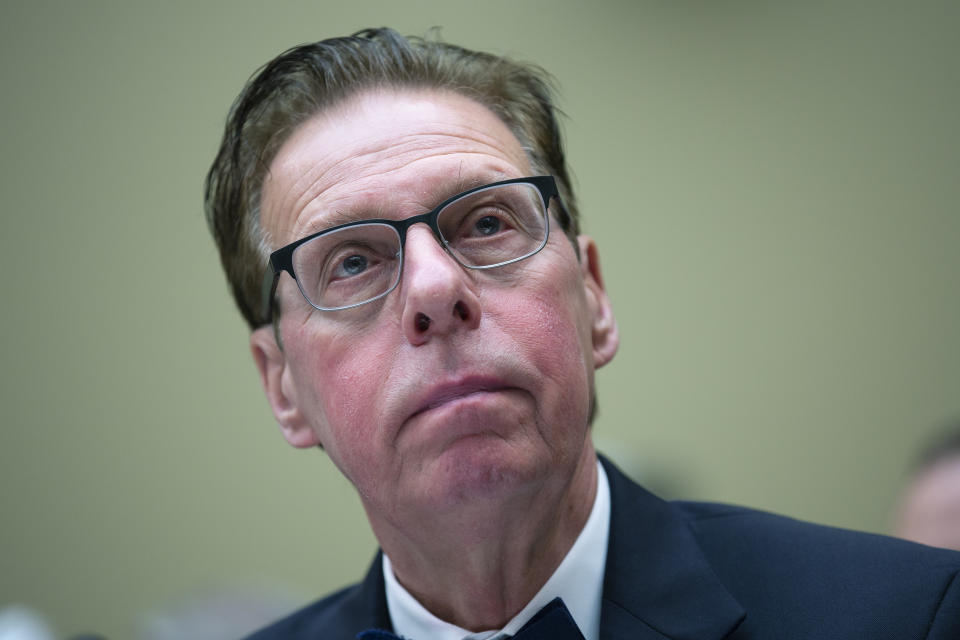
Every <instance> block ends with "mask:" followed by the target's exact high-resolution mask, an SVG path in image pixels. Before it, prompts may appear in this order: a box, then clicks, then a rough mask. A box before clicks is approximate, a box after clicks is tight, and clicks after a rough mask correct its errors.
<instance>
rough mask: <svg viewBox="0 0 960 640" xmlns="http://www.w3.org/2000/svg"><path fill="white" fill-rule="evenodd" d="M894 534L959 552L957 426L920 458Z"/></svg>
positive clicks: (959, 449)
mask: <svg viewBox="0 0 960 640" xmlns="http://www.w3.org/2000/svg"><path fill="white" fill-rule="evenodd" d="M894 533H895V535H898V536H900V537H901V538H905V539H907V540H913V541H915V542H920V543H923V544H928V545H931V546H934V547H943V548H944V549H957V550H960V424H955V425H952V426H951V427H950V428H949V429H948V430H946V431H944V433H943V434H942V435H941V436H940V438H939V439H938V440H936V441H935V442H933V443H931V444H930V445H929V446H928V447H927V449H926V450H925V451H924V452H923V453H922V454H921V455H920V457H919V459H918V460H917V464H916V468H915V469H914V470H913V473H912V474H911V477H910V481H909V483H908V484H907V486H906V488H905V489H904V491H903V496H902V497H901V500H900V505H899V509H898V511H897V517H896V523H895V525H894Z"/></svg>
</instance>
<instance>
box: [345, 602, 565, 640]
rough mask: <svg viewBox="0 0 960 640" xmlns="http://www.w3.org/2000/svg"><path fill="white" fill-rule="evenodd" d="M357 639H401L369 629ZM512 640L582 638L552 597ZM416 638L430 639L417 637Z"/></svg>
mask: <svg viewBox="0 0 960 640" xmlns="http://www.w3.org/2000/svg"><path fill="white" fill-rule="evenodd" d="M357 638H358V640H402V639H401V638H400V636H398V635H396V634H393V633H391V632H389V631H382V630H380V629H369V630H367V631H361V632H360V633H359V634H357ZM512 638H513V640H584V637H583V634H582V633H580V628H579V627H577V623H576V622H574V621H573V616H571V615H570V612H569V611H568V610H567V607H566V605H565V604H563V600H561V599H560V598H554V599H553V600H551V601H550V602H549V603H547V606H545V607H544V608H543V609H540V611H538V612H537V615H535V616H533V617H532V618H530V620H529V622H527V624H525V625H523V627H521V628H520V631H517V634H516V635H514V636H512ZM417 640H430V639H429V638H417Z"/></svg>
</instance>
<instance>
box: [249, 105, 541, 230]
mask: <svg viewBox="0 0 960 640" xmlns="http://www.w3.org/2000/svg"><path fill="white" fill-rule="evenodd" d="M529 174H530V166H529V161H528V159H527V155H526V153H525V152H524V150H523V148H522V147H521V145H520V143H519V141H518V140H517V139H516V137H515V136H514V135H513V133H512V132H511V131H510V129H509V128H508V127H507V126H506V124H504V123H503V121H502V120H500V119H499V118H498V117H497V116H496V115H495V114H494V113H493V112H492V111H490V110H489V109H488V108H487V107H485V106H483V105H481V104H480V103H478V102H476V101H474V100H471V99H470V98H467V97H465V96H463V95H460V94H457V93H453V92H448V91H440V90H375V91H367V92H364V93H361V94H359V95H358V96H355V97H353V98H351V99H349V100H347V101H345V102H344V103H342V104H340V105H337V106H335V107H334V108H332V109H329V110H326V111H324V112H322V113H320V114H318V115H316V116H314V117H313V118H311V119H309V120H308V121H307V122H305V123H304V124H302V125H301V126H300V127H299V128H297V130H296V131H294V133H293V134H292V135H291V136H290V137H289V139H288V140H287V141H286V142H285V143H284V144H283V145H282V146H281V148H280V150H279V152H278V153H277V155H276V157H275V158H274V160H273V162H272V163H271V165H270V170H269V172H268V175H267V178H266V180H265V181H264V188H263V196H262V203H261V222H262V224H263V226H264V228H265V229H266V230H267V231H268V233H269V236H270V238H271V244H272V245H273V247H274V248H276V247H279V246H282V245H283V244H286V243H287V242H291V241H292V240H295V239H296V238H298V237H301V236H303V235H306V234H307V233H311V232H313V231H317V230H319V229H322V228H325V227H328V226H332V225H334V224H340V223H342V222H345V221H348V220H355V219H360V218H370V217H384V218H399V217H404V216H408V215H413V214H415V213H419V212H421V211H422V210H426V209H429V208H431V207H432V206H434V205H435V204H437V203H438V202H440V201H441V200H443V199H444V198H445V197H448V196H450V195H452V194H454V193H456V192H458V191H461V190H464V189H467V188H470V187H472V186H477V185H480V184H485V183H487V182H494V181H496V180H502V179H507V178H516V177H522V176H525V175H529Z"/></svg>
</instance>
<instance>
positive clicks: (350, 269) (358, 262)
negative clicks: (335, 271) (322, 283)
mask: <svg viewBox="0 0 960 640" xmlns="http://www.w3.org/2000/svg"><path fill="white" fill-rule="evenodd" d="M340 267H341V268H342V269H343V272H344V273H346V274H347V275H351V276H355V275H357V274H360V273H363V272H364V271H366V270H367V258H366V256H360V255H352V256H350V257H348V258H346V259H345V260H344V261H343V262H341V263H340Z"/></svg>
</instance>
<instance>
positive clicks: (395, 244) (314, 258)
mask: <svg viewBox="0 0 960 640" xmlns="http://www.w3.org/2000/svg"><path fill="white" fill-rule="evenodd" d="M551 198H558V200H559V193H558V192H557V185H556V182H555V181H554V179H553V176H537V177H533V178H517V179H514V180H504V181H502V182H494V183H493V184H488V185H484V186H482V187H475V188H473V189H470V190H468V191H464V192H463V193H460V194H457V195H455V196H453V197H451V198H448V199H447V200H445V201H443V202H442V203H440V205H439V206H438V207H437V208H436V209H434V210H433V211H428V212H427V213H422V214H420V215H416V216H412V217H410V218H406V219H404V220H358V221H356V222H349V223H347V224H342V225H339V226H336V227H331V228H330V229H325V230H323V231H320V232H318V233H314V234H312V235H309V236H307V237H305V238H301V239H299V240H297V241H295V242H292V243H290V244H288V245H286V246H285V247H283V248H281V249H277V250H276V251H274V252H273V253H272V254H270V269H268V270H267V273H266V277H265V278H264V282H263V311H264V316H263V317H264V318H272V317H273V315H272V311H273V297H274V294H275V292H276V288H277V282H278V281H279V278H280V273H281V272H283V271H286V272H287V273H289V274H290V275H291V276H292V277H293V278H294V280H296V282H297V286H299V287H300V292H301V293H302V294H303V297H304V298H306V299H307V302H309V303H310V304H311V305H313V306H314V307H315V308H317V309H319V310H320V311H339V310H342V309H350V308H351V307H358V306H360V305H362V304H366V303H368V302H373V301H374V300H377V299H379V298H382V297H383V296H385V295H387V294H388V293H390V292H391V291H393V290H394V289H395V288H396V286H397V284H398V283H399V282H400V273H401V271H402V269H403V247H404V244H405V242H406V238H407V229H409V228H410V227H411V226H413V225H415V224H419V223H421V222H422V223H424V224H426V225H427V226H429V227H430V229H432V230H433V233H434V235H435V236H436V238H437V240H438V241H439V242H440V245H441V246H442V247H443V248H444V249H445V250H446V251H447V253H448V254H450V256H452V257H453V259H454V260H456V261H457V262H458V263H459V264H461V265H462V266H464V267H466V268H468V269H493V268H495V267H502V266H504V265H508V264H513V263H514V262H519V261H520V260H524V259H525V258H529V257H530V256H532V255H534V254H535V253H537V252H538V251H540V249H542V248H543V247H544V246H545V245H546V244H547V237H548V235H549V233H550V223H549V214H548V207H549V203H550V199H551ZM564 215H565V213H564Z"/></svg>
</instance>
